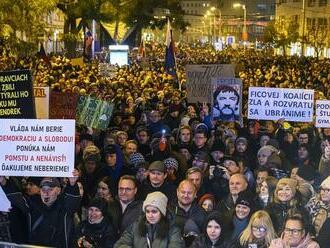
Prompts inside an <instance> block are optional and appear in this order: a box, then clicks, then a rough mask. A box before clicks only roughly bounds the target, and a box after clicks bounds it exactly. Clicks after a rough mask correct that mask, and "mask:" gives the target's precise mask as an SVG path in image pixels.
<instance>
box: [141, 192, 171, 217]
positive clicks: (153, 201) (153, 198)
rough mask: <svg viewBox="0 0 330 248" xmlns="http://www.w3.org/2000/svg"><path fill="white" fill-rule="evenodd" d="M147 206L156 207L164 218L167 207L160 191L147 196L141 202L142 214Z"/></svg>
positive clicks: (165, 199)
mask: <svg viewBox="0 0 330 248" xmlns="http://www.w3.org/2000/svg"><path fill="white" fill-rule="evenodd" d="M147 206H152V207H156V208H158V209H159V211H160V212H161V213H162V214H163V215H164V216H165V215H166V207H167V197H166V195H164V194H163V193H162V192H160V191H156V192H153V193H150V194H148V195H147V198H146V199H145V200H144V202H143V206H142V209H143V212H145V211H146V207H147Z"/></svg>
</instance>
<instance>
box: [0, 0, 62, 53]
mask: <svg viewBox="0 0 330 248" xmlns="http://www.w3.org/2000/svg"><path fill="white" fill-rule="evenodd" d="M56 3H57V0H1V1H0V38H1V39H4V40H6V41H7V42H6V43H7V44H8V46H9V47H10V49H11V50H12V52H15V53H17V54H23V55H27V54H29V53H31V52H32V51H36V49H37V46H38V44H39V40H40V38H41V37H42V36H43V35H44V32H45V19H44V18H45V17H46V15H47V14H48V13H50V12H51V11H52V10H54V8H56Z"/></svg>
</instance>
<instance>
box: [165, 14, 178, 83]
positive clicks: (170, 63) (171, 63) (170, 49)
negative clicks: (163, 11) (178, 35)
mask: <svg viewBox="0 0 330 248" xmlns="http://www.w3.org/2000/svg"><path fill="white" fill-rule="evenodd" d="M165 71H166V72H167V73H168V74H170V75H172V76H174V77H176V61H175V54H174V41H173V33H172V28H171V23H170V19H169V18H168V19H167V32H166V53H165Z"/></svg>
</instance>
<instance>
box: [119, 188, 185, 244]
mask: <svg viewBox="0 0 330 248" xmlns="http://www.w3.org/2000/svg"><path fill="white" fill-rule="evenodd" d="M166 208H167V197H166V196H165V195H164V194H163V193H161V192H159V191H156V192H153V193H150V194H148V195H147V197H146V199H145V201H144V202H143V206H142V209H143V212H144V213H145V214H144V215H143V216H141V217H140V218H139V219H138V220H137V221H136V222H134V223H133V224H132V225H130V226H129V227H128V228H127V229H126V231H125V232H124V233H123V234H122V236H121V237H120V239H119V240H118V241H117V243H116V244H115V246H114V247H115V248H120V247H132V248H152V247H154V248H168V247H173V248H180V247H184V242H183V239H181V232H180V229H178V228H177V227H176V226H174V225H173V224H172V223H171V222H170V220H169V219H168V218H167V216H166V212H167V211H166Z"/></svg>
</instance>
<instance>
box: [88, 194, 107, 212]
mask: <svg viewBox="0 0 330 248" xmlns="http://www.w3.org/2000/svg"><path fill="white" fill-rule="evenodd" d="M90 207H95V208H98V209H99V210H100V211H101V212H102V214H103V216H104V215H105V214H106V210H107V203H106V202H105V200H103V199H102V198H94V199H93V200H92V201H91V202H90V204H89V205H88V208H90Z"/></svg>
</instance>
